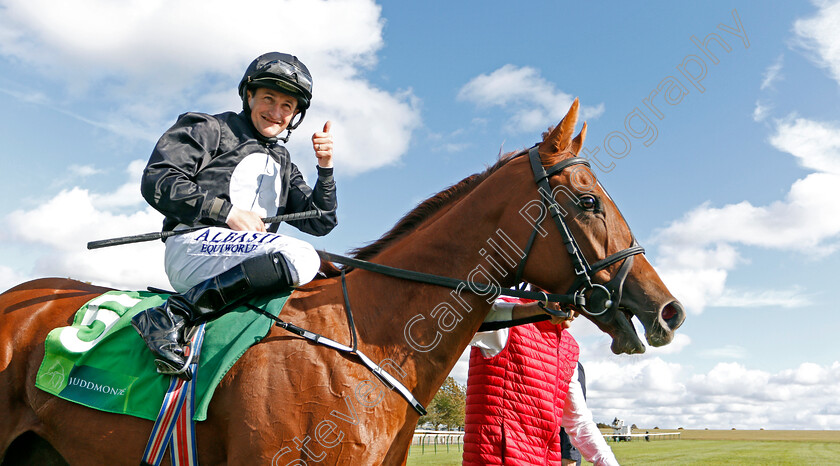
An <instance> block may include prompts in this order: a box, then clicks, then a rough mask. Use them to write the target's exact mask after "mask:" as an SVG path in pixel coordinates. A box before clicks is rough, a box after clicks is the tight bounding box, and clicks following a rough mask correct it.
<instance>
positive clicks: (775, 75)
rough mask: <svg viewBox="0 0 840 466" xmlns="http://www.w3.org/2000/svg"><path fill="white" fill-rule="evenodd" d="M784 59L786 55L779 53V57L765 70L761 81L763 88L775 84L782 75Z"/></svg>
mask: <svg viewBox="0 0 840 466" xmlns="http://www.w3.org/2000/svg"><path fill="white" fill-rule="evenodd" d="M783 61H784V55H779V58H777V59H776V61H774V62H773V64H772V65H770V66H768V67H767V69H766V70H764V79H763V80H762V81H761V90H762V91H763V90H765V89H768V88H770V87H771V86H773V83H775V82H776V81H777V80H778V79H780V78H781V77H782V75H781V72H782V66H783Z"/></svg>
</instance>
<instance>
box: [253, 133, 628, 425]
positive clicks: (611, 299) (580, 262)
mask: <svg viewBox="0 0 840 466" xmlns="http://www.w3.org/2000/svg"><path fill="white" fill-rule="evenodd" d="M523 153H524V151H523V152H522V153H520V154H517V156H520V155H522V154H523ZM528 157H529V158H530V161H531V169H532V170H533V172H534V181H535V182H536V184H537V187H538V188H539V189H538V190H539V191H540V197H541V198H542V201H543V207H544V209H545V210H544V211H543V212H541V214H540V217H539V219H538V221H537V222H536V223H535V224H534V231H533V232H532V233H531V237H530V238H529V240H528V244H527V246H526V248H525V254H524V255H523V257H522V260H521V261H520V263H519V265H518V266H517V269H516V277H515V278H516V282H517V283H519V282H520V281H521V278H522V273H523V271H524V269H525V263H526V262H527V261H528V256H529V255H530V252H531V248H532V247H533V245H534V242H535V240H536V237H537V233H538V232H539V229H540V224H541V223H542V221H543V220H544V219H545V217H546V215H545V212H549V213H551V218H552V219H553V220H554V224H555V225H556V226H557V229H558V230H559V232H560V236H561V237H562V239H563V244H565V245H566V250H567V251H568V253H569V256H570V258H571V261H572V266H573V268H574V271H575V280H574V281H573V282H572V285H571V287H570V288H569V291H568V292H567V293H566V294H552V293H545V292H542V291H528V290H521V289H499V287H498V286H495V285H490V284H485V283H476V282H471V281H467V280H460V279H456V278H450V277H443V276H440V275H433V274H428V273H422V272H416V271H413V270H406V269H400V268H397V267H390V266H387V265H382V264H374V263H372V262H368V261H364V260H361V259H354V258H350V257H346V256H341V255H338V254H332V253H329V252H326V251H318V254H319V255H320V256H321V258H322V259H325V260H328V261H331V262H336V263H339V264H343V265H345V266H350V267H355V268H358V269H362V270H367V271H370V272H375V273H380V274H383V275H387V276H390V277H395V278H401V279H404V280H411V281H415V282H420V283H427V284H431V285H437V286H443V287H447V288H452V289H455V290H460V289H464V288H466V289H469V290H471V291H473V292H475V293H480V294H482V295H483V294H486V292H488V291H490V290H491V289H493V288H495V290H494V291H495V292H496V294H502V295H505V296H514V297H518V298H526V299H533V300H536V301H541V302H543V303H545V304H547V303H549V302H553V303H560V304H571V305H574V306H576V307H578V308H579V309H581V310H582V311H583V312H585V313H587V314H589V315H591V316H600V315H602V314H604V313H605V312H607V311H608V310H617V309H618V306H619V303H620V301H621V292H622V289H623V287H624V280H625V279H626V278H627V274H628V273H629V272H630V268H632V266H633V256H635V255H636V254H643V253H644V252H645V250H644V248H643V247H641V246H639V244H638V243H637V242H636V238H635V236H633V243H632V244H631V245H630V247H629V248H627V249H624V250H622V251H619V252H617V253H615V254H611V255H609V256H607V257H606V258H604V259H601V260H599V261H597V262H595V263H594V264H592V265H590V264H589V263H588V262H587V261H586V258H585V257H584V256H583V254H582V253H581V251H580V247H579V246H578V244H577V241H575V237H574V235H572V233H571V231H569V227H568V225H566V222H565V221H564V220H563V215H562V212H563V209H562V208H561V207H560V205H559V204H558V202H557V200H556V199H554V198H553V197H552V196H551V194H550V193H551V192H552V190H551V185H550V183H549V181H548V180H549V179H550V178H551V177H552V176H554V175H558V174H560V173H562V172H563V170H565V169H566V168H568V167H571V166H573V165H585V166H587V167H589V162H587V161H586V159H583V158H581V157H577V156H574V157H571V158H568V159H565V160H563V161H561V162H560V163H557V164H556V165H554V166H552V167H549V168H548V170H546V169H545V168H544V167H543V166H542V161H541V160H540V155H539V152H538V151H537V146H534V147H532V148H531V149H529V150H528ZM602 189H603V188H602ZM605 192H606V191H605ZM616 208H617V207H616ZM631 236H632V233H631ZM620 261H623V263H622V264H621V267H620V268H619V270H618V273H616V274H615V276H614V277H613V278H612V279H611V280H610V281H608V282H607V283H605V284H603V285H602V284H598V283H593V282H592V277H593V275H595V274H596V273H598V272H599V271H600V270H603V269H605V268H607V267H609V266H611V265H613V264H615V263H618V262H620ZM345 272H346V269H345V270H342V271H341V285H342V291H343V293H344V304H345V312H346V313H347V321H348V325H349V327H350V333H351V344H352V346H346V345H342V344H340V343H337V342H335V341H334V340H331V339H329V338H325V337H324V336H322V335H319V334H316V333H314V332H310V331H308V330H306V329H303V328H300V327H297V326H295V325H292V324H290V323H287V322H284V321H282V320H281V319H280V318H278V317H275V316H273V315H271V314H268V313H266V312H264V311H262V310H260V309H258V308H254V309H255V310H256V311H257V312H260V313H263V314H265V315H267V316H268V317H269V318H271V319H273V320H274V321H275V322H276V325H278V326H280V327H282V328H284V329H286V330H288V331H290V332H293V333H295V334H297V335H300V336H302V337H304V338H306V339H308V340H310V341H312V342H314V343H318V344H322V345H326V346H329V347H331V348H334V349H336V350H339V351H342V352H344V353H349V354H353V355H355V356H357V357H358V358H359V359H360V360H361V361H362V363H363V364H364V365H365V366H366V367H367V368H368V369H369V370H370V371H371V372H373V373H374V374H375V375H376V376H377V377H378V378H379V379H380V380H381V381H382V383H384V384H385V385H386V386H387V387H388V388H390V389H391V390H396V391H397V392H398V393H399V394H400V395H401V396H402V397H403V398H405V400H406V401H408V403H409V404H411V406H412V407H413V408H414V409H415V410H416V411H417V412H418V413H419V414H420V415H421V416H422V415H425V414H426V410H425V409H424V408H423V405H421V404H420V403H419V402H418V401H417V399H416V398H414V396H413V395H412V394H411V391H410V390H409V389H408V388H406V387H405V386H404V385H403V384H402V383H401V382H400V381H399V380H397V379H396V378H395V377H393V376H392V375H390V374H389V373H387V372H386V371H385V370H384V369H383V368H382V367H380V366H378V365H377V364H375V363H374V362H373V361H371V360H370V358H368V357H367V356H365V355H364V354H363V353H362V352H361V351H358V348H357V338H356V326H355V324H354V322H353V312H352V311H351V309H350V299H349V295H348V292H347V283H346V280H345ZM587 292H589V297H588V298H587V296H586V293H587ZM543 309H544V310H545V311H546V312H547V313H548V314H552V315H555V316H568V314H567V313H566V312H564V311H558V310H554V309H551V308H547V307H545V306H543ZM545 317H548V316H545ZM545 317H543V316H537V317H536V318H527V319H520V320H516V321H512V322H511V323H508V324H507V325H504V326H511V325H521V324H525V323H529V322H536V321H538V320H545ZM495 324H497V323H496V322H490V323H484V324H482V326H481V328H480V329H479V331H484V330H493V329H495V328H500V327H498V326H495Z"/></svg>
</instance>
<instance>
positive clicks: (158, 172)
mask: <svg viewBox="0 0 840 466" xmlns="http://www.w3.org/2000/svg"><path fill="white" fill-rule="evenodd" d="M239 95H240V97H241V99H242V108H243V111H242V112H240V113H235V112H226V113H221V114H218V115H207V114H202V113H185V114H183V115H181V116H180V117H179V118H178V121H177V122H176V123H175V125H174V126H172V127H171V128H170V129H169V130H167V131H166V132H165V133H164V134H163V136H162V137H161V138H160V140H159V141H158V143H157V145H156V146H155V149H154V151H153V152H152V155H151V157H150V159H149V163H148V164H147V165H146V169H145V171H144V172H143V179H142V183H141V191H142V194H143V197H144V198H145V199H146V201H147V202H148V203H149V204H151V205H152V207H154V208H155V209H157V210H158V211H160V212H161V213H163V214H164V215H165V216H166V218H165V219H164V222H163V230H164V231H168V230H173V229H175V230H178V229H183V228H188V227H192V226H196V225H207V228H205V229H201V230H198V231H195V232H191V233H187V234H183V235H176V236H171V237H169V238H168V239H166V253H165V258H164V263H165V268H166V274H167V276H168V277H169V281H170V283H171V284H172V286H173V287H174V288H175V290H176V291H177V292H178V293H179V294H175V295H172V296H170V297H169V299H168V300H167V301H166V302H165V303H164V304H163V305H161V306H159V307H156V308H152V309H148V310H146V311H143V312H141V313H139V314H137V315H136V316H135V317H134V318H133V319H132V322H131V324H132V326H133V327H134V328H135V329H136V330H137V332H139V333H140V335H141V336H142V337H143V340H145V342H146V344H147V345H148V346H149V348H150V349H151V350H152V352H153V353H154V354H155V356H156V357H157V360H156V365H157V370H158V372H160V373H163V374H176V375H179V376H181V377H182V378H189V377H190V374H189V373H188V372H187V370H186V369H187V367H188V366H189V362H190V361H189V359H191V358H190V357H185V346H184V345H185V331H186V329H188V328H189V327H191V326H194V325H198V324H200V323H202V322H205V321H207V320H210V319H213V318H216V317H218V316H219V315H221V314H222V313H224V311H225V309H224V308H225V306H226V305H227V304H230V303H231V302H233V301H236V300H238V299H239V298H242V297H244V296H248V295H252V294H256V293H259V292H266V291H274V292H281V291H284V290H288V289H290V288H291V287H294V286H300V285H303V284H305V283H307V282H309V281H311V280H312V279H313V278H314V277H315V274H316V273H317V272H318V269H319V267H320V259H319V257H318V254H317V253H316V252H315V249H314V248H313V247H312V246H311V245H310V244H309V243H306V242H304V241H301V240H298V239H295V238H292V237H289V236H286V235H281V234H277V233H276V231H277V227H278V226H279V225H277V224H273V225H265V224H264V223H263V222H262V218H263V217H270V216H274V215H280V214H289V213H295V212H303V211H307V210H313V209H318V210H320V211H321V213H322V215H321V216H320V217H319V218H311V219H306V220H297V221H293V222H290V223H291V224H292V225H293V226H295V227H296V228H298V229H299V230H301V231H303V232H305V233H309V234H312V235H317V236H322V235H326V234H327V233H329V232H330V231H331V230H332V229H333V228H334V227H335V226H336V223H337V220H336V206H337V203H336V189H335V181H334V180H333V161H332V158H333V138H332V135H331V134H330V126H331V123H330V122H329V121H328V122H326V124H325V125H324V128H323V131H321V132H316V133H315V134H314V135H313V136H312V147H313V150H314V151H315V156H316V158H317V170H318V179H317V181H316V182H315V186H314V189H313V188H310V187H309V186H307V184H306V182H305V181H304V180H303V177H302V176H301V173H300V171H299V170H298V168H297V166H295V164H294V163H292V161H291V158H290V155H289V152H288V151H287V150H286V148H285V147H284V146H283V145H282V144H280V143H279V142H278V141H282V142H284V143H285V142H287V141H288V138H289V136H290V135H291V132H292V130H293V129H295V128H297V126H298V125H299V124H300V122H301V121H302V120H303V118H304V116H305V115H306V109H307V108H308V107H309V102H310V100H311V99H312V77H311V75H310V74H309V70H308V69H307V68H306V66H305V65H304V64H303V63H301V62H300V61H299V60H298V59H297V57H295V56H292V55H289V54H285V53H278V52H271V53H266V54H264V55H261V56H259V57H257V58H256V59H255V60H254V61H253V62H251V64H250V65H249V66H248V68H247V70H246V71H245V75H244V76H243V77H242V80H241V81H240V83H239ZM295 119H296V120H295ZM284 130H286V131H287V134H286V137H285V138H279V137H278V136H280V134H281V133H282V132H283V131H284Z"/></svg>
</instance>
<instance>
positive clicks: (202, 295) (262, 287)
mask: <svg viewBox="0 0 840 466" xmlns="http://www.w3.org/2000/svg"><path fill="white" fill-rule="evenodd" d="M293 283H294V280H293V277H292V273H291V272H290V268H289V264H288V262H287V261H286V258H285V257H284V256H283V255H282V254H281V253H279V252H276V253H272V254H267V255H264V256H257V257H252V258H250V259H246V260H245V261H243V262H242V263H240V264H238V265H236V266H234V267H233V268H231V269H230V270H227V271H225V272H222V273H221V274H219V275H217V276H215V277H211V278H208V279H207V280H205V281H203V282H201V283H199V284H198V285H196V286H194V287H192V288H190V289H189V290H187V291H185V292H184V293H182V294H173V295H171V296H170V297H169V299H167V300H166V302H165V303H164V304H163V305H161V306H158V307H156V308H151V309H147V310H145V311H143V312H140V313H139V314H137V315H136V316H134V318H132V320H131V325H132V326H133V327H134V328H135V330H137V332H138V333H140V336H142V337H143V340H145V341H146V345H147V346H148V347H149V349H151V350H152V353H154V354H155V356H157V357H158V359H157V360H156V361H155V363H156V365H157V371H158V372H160V373H162V374H175V375H178V376H179V377H182V378H187V379H188V378H189V373H188V372H187V369H188V367H189V364H190V362H191V361H190V360H191V356H190V355H188V356H186V357H185V354H186V353H188V352H187V351H185V349H184V348H185V346H186V338H185V329H186V328H187V327H192V326H196V325H199V324H201V323H203V322H207V321H209V320H212V319H215V318H216V317H219V316H221V315H222V314H224V313H225V312H226V311H227V310H229V307H228V305H230V304H232V303H234V302H236V301H238V300H240V299H242V298H246V297H249V296H253V295H255V294H258V293H265V292H268V291H273V292H276V293H279V292H282V291H285V290H287V289H289V288H291V287H292V286H293ZM189 353H190V354H191V352H189Z"/></svg>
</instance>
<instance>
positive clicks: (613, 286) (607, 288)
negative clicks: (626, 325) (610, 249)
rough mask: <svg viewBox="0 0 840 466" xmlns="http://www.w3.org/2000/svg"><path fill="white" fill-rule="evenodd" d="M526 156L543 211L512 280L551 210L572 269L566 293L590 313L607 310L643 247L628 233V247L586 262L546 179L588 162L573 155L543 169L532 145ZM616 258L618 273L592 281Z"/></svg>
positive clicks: (519, 275) (519, 272) (618, 299)
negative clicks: (600, 280) (607, 278)
mask: <svg viewBox="0 0 840 466" xmlns="http://www.w3.org/2000/svg"><path fill="white" fill-rule="evenodd" d="M528 158H529V159H530V162H531V170H532V171H533V172H534V181H535V182H536V184H537V187H538V188H539V191H540V198H541V199H542V201H543V207H544V208H545V211H543V212H541V213H540V216H539V218H538V219H537V221H536V222H535V224H534V231H532V232H531V237H530V238H529V239H528V244H527V245H526V247H525V255H524V256H523V257H522V260H521V261H520V263H519V266H518V267H517V270H516V280H515V281H516V283H520V282H521V281H522V280H521V279H522V273H523V271H524V269H525V263H526V262H527V261H528V256H529V255H530V252H531V248H532V247H533V245H534V241H535V240H536V237H537V233H538V232H539V229H540V224H541V223H542V221H543V220H544V219H545V217H546V215H545V213H546V212H548V213H550V214H551V218H552V219H553V220H554V224H555V225H556V226H557V230H558V231H559V232H560V236H561V238H562V240H563V244H565V245H566V251H567V252H568V253H569V257H570V258H571V261H572V267H573V269H574V271H575V280H574V281H573V282H572V285H571V287H570V288H569V291H568V292H567V294H570V295H573V296H574V297H575V299H574V302H575V303H576V305H577V306H578V307H579V308H580V309H581V311H583V312H585V313H587V314H589V315H590V316H593V317H595V316H600V315H602V314H604V313H605V312H607V311H608V310H617V309H618V306H619V303H620V302H621V294H622V290H623V288H624V280H625V279H626V278H627V274H628V273H629V272H630V269H631V268H632V267H633V256H635V255H636V254H644V252H645V248H643V247H642V246H640V245H639V243H638V242H637V241H636V237H635V236H633V234H632V233H631V237H632V238H633V242H632V244H631V245H630V247H629V248H627V249H623V250H621V251H619V252H617V253H615V254H611V255H609V256H607V257H606V258H604V259H601V260H599V261H597V262H595V263H594V264H592V265H590V264H589V262H587V260H586V257H584V256H583V253H582V252H581V250H580V246H578V243H577V241H575V237H574V235H572V233H571V231H569V227H568V225H567V224H566V221H565V220H563V209H562V208H561V207H560V204H558V202H557V200H556V199H554V197H552V195H551V193H552V189H551V185H550V183H549V179H551V177H552V176H554V175H559V174H560V173H562V172H563V170H565V169H566V168H568V167H571V166H574V165H584V166H586V167H589V166H590V165H589V162H588V161H587V160H586V159H584V158H582V157H578V156H574V157H570V158H568V159H565V160H562V161H561V162H559V163H557V164H555V165H553V166H551V167H549V168H548V169H546V168H545V167H543V165H542V161H541V160H540V154H539V151H538V149H537V146H536V145H535V146H534V147H532V148H530V149H529V150H528ZM602 189H603V187H602ZM617 208H618V207H616V209H617ZM620 261H623V263H622V264H621V267H620V268H619V269H618V273H616V274H615V276H613V278H612V279H611V280H610V281H608V282H607V283H605V284H603V285H602V284H599V283H593V282H592V277H593V276H594V275H595V274H596V273H598V272H599V271H601V270H603V269H606V268H607V267H609V266H611V265H613V264H615V263H618V262H620ZM587 292H589V293H590V294H589V297H588V298H587V297H586V296H585V293H587Z"/></svg>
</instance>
